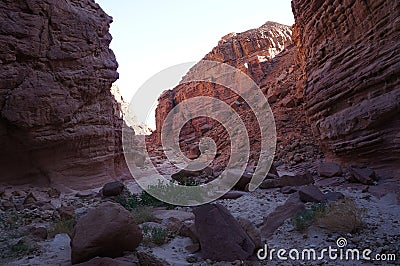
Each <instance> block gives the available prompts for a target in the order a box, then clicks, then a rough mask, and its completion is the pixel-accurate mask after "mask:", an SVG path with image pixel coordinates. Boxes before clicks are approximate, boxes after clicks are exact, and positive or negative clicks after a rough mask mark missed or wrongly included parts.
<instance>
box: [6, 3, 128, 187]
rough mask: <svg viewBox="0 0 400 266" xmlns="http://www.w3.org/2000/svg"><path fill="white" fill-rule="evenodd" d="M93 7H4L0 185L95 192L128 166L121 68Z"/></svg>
mask: <svg viewBox="0 0 400 266" xmlns="http://www.w3.org/2000/svg"><path fill="white" fill-rule="evenodd" d="M111 21H112V18H111V17H109V16H108V15H107V14H106V13H104V11H103V10H102V9H101V8H100V7H99V6H98V5H97V4H96V3H95V2H94V1H93V0H83V1H81V0H79V1H78V0H68V1H58V0H33V1H31V0H29V1H28V0H23V1H1V2H0V47H1V48H0V146H1V149H0V170H1V175H0V181H1V182H7V183H12V184H20V183H31V184H35V183H43V184H49V183H51V184H63V185H66V186H71V187H79V188H85V187H93V186H96V185H100V184H102V183H103V182H104V181H105V180H108V179H110V178H113V177H115V176H117V175H119V173H118V171H119V170H120V166H121V164H123V162H124V161H123V156H122V149H121V145H120V141H121V136H120V135H121V126H122V119H121V118H120V107H119V105H118V104H117V103H116V101H115V99H114V97H113V96H112V95H111V92H110V88H111V84H112V83H113V82H114V81H115V80H116V79H117V78H118V73H117V71H116V69H117V67H118V64H117V61H116V59H115V56H114V54H113V52H112V51H111V50H110V49H109V44H110V42H111V35H110V34H109V25H110V23H111Z"/></svg>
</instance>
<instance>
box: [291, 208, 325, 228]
mask: <svg viewBox="0 0 400 266" xmlns="http://www.w3.org/2000/svg"><path fill="white" fill-rule="evenodd" d="M326 208H327V206H326V204H325V203H315V204H313V205H312V206H311V208H310V209H306V210H304V211H303V212H301V213H298V214H296V215H295V216H294V217H293V218H292V224H293V226H294V228H295V229H296V230H297V231H300V232H302V231H304V230H305V229H307V228H308V227H309V226H311V225H312V224H313V223H314V221H315V219H316V218H317V217H318V216H320V215H321V214H323V213H324V212H325V211H326Z"/></svg>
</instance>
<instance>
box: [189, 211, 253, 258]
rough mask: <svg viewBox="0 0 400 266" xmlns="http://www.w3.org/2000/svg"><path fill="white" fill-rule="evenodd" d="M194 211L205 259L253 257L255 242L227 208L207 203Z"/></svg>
mask: <svg viewBox="0 0 400 266" xmlns="http://www.w3.org/2000/svg"><path fill="white" fill-rule="evenodd" d="M193 212H194V214H195V226H196V230H197V234H198V237H199V240H200V246H201V251H202V257H203V258H204V259H211V260H214V261H235V260H246V259H247V258H249V257H250V256H251V255H252V254H253V252H254V250H255V244H254V243H253V240H252V239H251V238H250V237H249V235H248V234H247V233H246V231H245V230H244V229H243V228H242V227H241V226H240V224H239V223H238V221H237V220H236V219H235V218H234V217H233V216H232V215H231V214H230V213H229V211H228V210H227V209H226V208H225V207H224V206H222V205H220V204H206V205H203V206H199V207H196V208H195V209H194V210H193Z"/></svg>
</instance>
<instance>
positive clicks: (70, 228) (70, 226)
mask: <svg viewBox="0 0 400 266" xmlns="http://www.w3.org/2000/svg"><path fill="white" fill-rule="evenodd" d="M74 221H75V219H74V218H71V219H66V220H60V221H58V222H57V223H55V224H53V225H52V226H51V228H50V231H49V236H50V237H54V236H55V235H58V234H68V235H69V237H70V238H72V236H73V234H74Z"/></svg>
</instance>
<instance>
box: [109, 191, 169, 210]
mask: <svg viewBox="0 0 400 266" xmlns="http://www.w3.org/2000/svg"><path fill="white" fill-rule="evenodd" d="M116 201H117V202H118V203H119V204H121V205H122V206H123V207H124V208H125V209H127V210H129V211H135V210H136V209H137V208H140V207H144V206H151V207H166V208H174V206H172V205H170V204H167V203H165V202H162V201H160V200H159V199H157V198H155V197H153V196H152V195H150V194H149V193H147V192H146V191H143V192H142V193H141V194H140V195H135V194H134V195H131V196H130V197H128V198H123V197H117V198H116Z"/></svg>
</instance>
